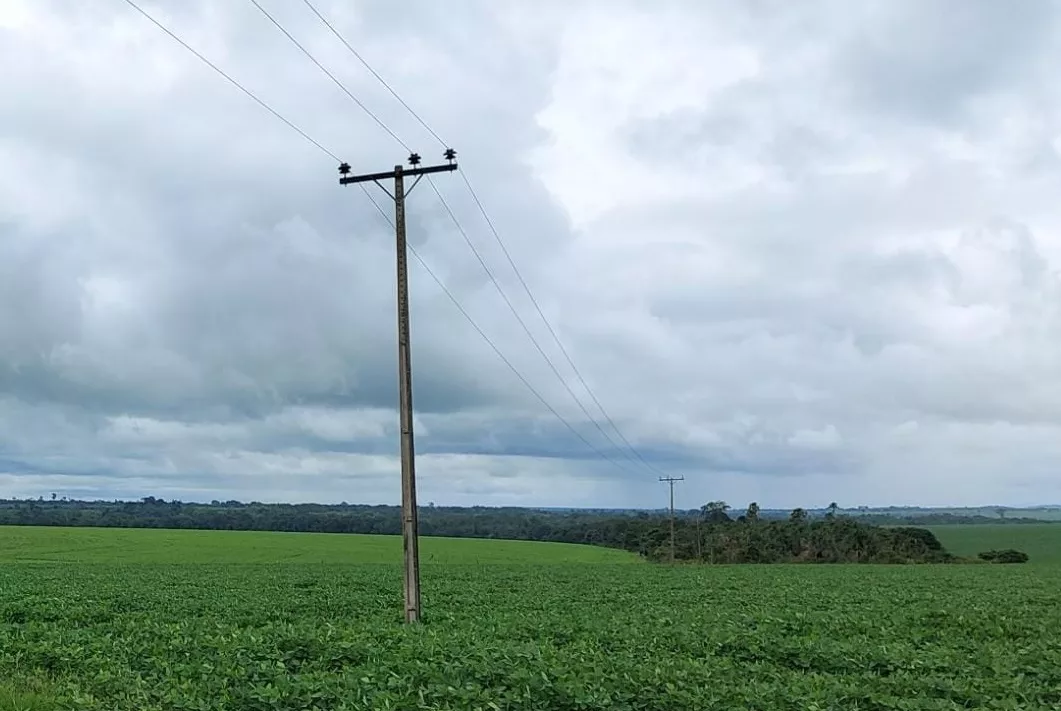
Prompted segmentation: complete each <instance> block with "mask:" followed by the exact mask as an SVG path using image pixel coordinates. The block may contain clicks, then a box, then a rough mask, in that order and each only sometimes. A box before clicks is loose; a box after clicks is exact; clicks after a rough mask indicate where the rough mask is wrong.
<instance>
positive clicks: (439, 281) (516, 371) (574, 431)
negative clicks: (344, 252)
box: [358, 183, 614, 463]
mask: <svg viewBox="0 0 1061 711" xmlns="http://www.w3.org/2000/svg"><path fill="white" fill-rule="evenodd" d="M358 185H359V187H360V188H361V190H362V191H363V192H364V193H365V196H366V197H367V198H368V199H369V201H370V202H371V203H372V205H373V207H375V208H376V211H377V212H378V213H379V214H380V215H381V216H382V217H383V220H384V221H385V222H386V223H387V224H388V225H390V226H391V227H392V228H393V227H394V222H393V221H392V220H391V218H390V216H389V215H388V214H387V213H386V211H385V210H384V209H383V208H382V207H380V204H379V203H378V202H377V201H376V199H375V198H374V197H372V194H371V193H370V192H369V191H368V189H367V188H366V187H365V186H364V185H363V184H360V183H359V184H358ZM406 246H407V247H408V249H409V251H410V252H411V253H412V255H413V257H415V258H416V261H418V262H419V263H420V266H422V267H423V268H424V271H426V272H427V274H428V276H430V277H431V279H432V280H434V282H435V283H436V284H438V287H439V288H440V289H441V290H442V293H443V294H445V295H446V296H447V297H448V298H449V300H450V301H451V302H453V305H454V306H455V307H457V311H459V312H460V314H461V316H463V317H464V319H465V320H466V321H467V322H468V323H469V325H471V327H472V328H474V329H475V331H476V333H478V334H479V335H480V336H481V337H482V339H483V340H484V341H486V344H487V345H488V346H490V348H491V349H492V350H493V351H494V353H496V354H497V357H498V358H500V359H501V362H502V363H504V364H505V365H506V366H508V369H509V370H511V371H512V373H513V374H514V375H515V376H516V377H517V378H519V381H520V382H521V383H523V385H524V387H526V388H527V390H529V391H530V393H531V394H532V395H534V397H535V398H537V399H538V402H540V403H541V404H542V405H544V406H545V408H546V409H547V410H549V412H551V413H552V414H553V416H554V417H556V419H558V420H559V421H560V422H561V423H562V424H563V425H564V426H565V427H567V429H568V430H570V431H571V433H572V434H574V435H575V436H576V437H577V438H578V439H580V440H581V441H582V443H583V444H585V445H586V446H587V447H589V448H590V449H591V450H593V451H594V452H595V453H597V454H598V455H600V456H601V457H603V458H605V459H608V455H606V454H604V453H603V452H602V451H600V450H599V449H597V447H595V446H594V445H593V444H592V443H591V442H590V441H589V440H587V439H586V438H585V437H584V436H583V435H582V434H581V433H580V432H579V431H578V430H577V429H575V427H574V426H573V425H572V424H571V423H570V422H569V421H568V420H567V419H566V418H565V417H564V416H563V415H561V414H560V413H559V412H557V410H556V408H554V407H553V406H552V405H550V404H549V401H548V400H546V399H545V398H544V397H543V396H542V394H541V393H540V392H539V391H538V390H537V389H536V388H535V387H534V386H533V385H531V384H530V381H529V380H527V378H526V377H525V376H524V375H523V374H522V373H521V372H519V369H518V368H516V366H515V365H513V364H512V361H510V360H509V359H508V358H507V357H506V356H505V354H504V353H502V352H501V349H500V348H498V347H497V344H495V343H494V341H493V340H492V339H491V338H490V336H488V335H486V332H485V331H483V329H482V328H480V327H479V324H477V323H476V322H475V319H474V318H472V316H471V314H469V313H468V310H467V309H465V308H464V306H463V305H461V302H460V301H459V300H458V299H457V297H456V296H454V295H453V292H452V291H450V290H449V287H447V286H446V284H445V282H443V281H442V279H440V278H439V277H438V275H436V274H435V272H434V270H432V269H431V267H430V266H428V264H427V262H426V261H425V260H424V258H423V257H421V256H420V253H419V252H417V251H416V248H415V247H414V246H413V245H411V244H407V245H406ZM609 461H610V460H609ZM613 463H614V462H613Z"/></svg>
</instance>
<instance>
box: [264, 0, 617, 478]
mask: <svg viewBox="0 0 1061 711" xmlns="http://www.w3.org/2000/svg"><path fill="white" fill-rule="evenodd" d="M250 2H251V4H253V5H254V6H255V7H256V8H258V9H259V10H260V11H261V12H262V14H264V15H265V16H266V17H267V18H268V19H269V20H270V21H271V22H272V23H273V25H275V26H276V27H277V29H279V30H280V31H281V32H282V33H283V34H284V36H286V37H287V38H288V39H289V40H290V41H291V42H292V43H294V44H295V46H297V47H298V48H299V49H300V50H302V53H303V54H305V55H306V56H307V57H308V58H309V59H310V61H312V62H313V63H314V64H315V65H317V67H318V68H319V69H320V70H321V71H323V72H324V73H325V74H327V75H328V77H329V78H331V80H332V81H333V82H335V83H336V85H338V86H339V88H340V89H342V90H343V92H344V93H345V94H346V95H347V96H348V97H350V98H351V99H353V101H354V102H355V103H356V104H357V105H358V106H359V107H361V108H362V109H363V110H364V111H366V112H368V114H369V116H371V117H372V118H376V116H375V114H373V113H372V112H371V111H369V110H368V109H367V108H366V107H365V105H364V104H363V103H362V102H361V101H360V100H358V99H357V97H355V96H354V95H353V93H352V92H351V91H350V90H349V89H347V88H346V86H345V85H344V84H343V83H342V82H341V81H339V80H338V79H336V78H335V75H334V74H332V73H331V72H329V71H328V69H327V68H326V67H325V66H324V65H323V64H321V63H320V62H319V61H317V59H316V57H314V56H313V55H312V54H311V53H310V52H309V50H307V49H306V48H305V47H303V46H302V44H300V43H299V42H298V40H296V39H295V37H294V36H293V35H292V34H291V33H290V32H288V31H287V30H286V29H285V28H284V27H283V25H281V24H280V23H279V22H278V21H277V20H276V19H275V18H274V17H273V16H272V15H270V14H269V13H268V12H267V11H266V10H265V9H264V8H263V7H262V6H261V5H260V4H259V3H258V0H250ZM310 7H311V9H314V10H316V8H313V7H312V6H310ZM317 15H318V16H320V17H323V16H321V15H320V13H317ZM332 31H333V32H336V31H335V29H334V27H333V28H332ZM336 34H338V33H337V32H336ZM351 49H352V47H351ZM358 56H360V55H358ZM361 61H362V62H364V59H362V60H361ZM388 86H389V85H388ZM391 91H392V92H393V89H392V90H391ZM376 121H377V123H379V124H380V125H381V126H383V128H384V129H385V130H386V131H387V132H388V133H390V135H391V136H393V137H394V138H395V139H396V140H398V141H399V143H402V145H403V146H404V147H406V148H408V146H406V144H405V143H404V142H402V141H401V139H398V138H397V136H396V135H395V134H394V132H393V131H391V130H390V129H389V128H387V127H386V126H385V125H384V124H383V123H382V122H381V121H379V119H376ZM432 133H433V132H432ZM436 135H437V134H436ZM428 182H429V183H430V184H431V188H432V189H433V190H434V191H435V194H436V195H437V196H438V198H439V200H441V201H442V204H443V206H444V207H445V209H446V212H447V213H448V215H449V217H450V219H451V220H452V221H453V223H454V225H456V227H457V230H458V231H459V232H460V234H461V236H462V237H463V238H464V241H465V243H466V244H467V245H468V247H469V248H471V250H472V253H473V254H474V255H475V257H476V259H478V260H479V264H480V265H482V268H483V269H484V270H485V271H486V274H487V276H488V277H489V278H490V281H491V282H492V283H493V285H494V287H495V288H496V289H497V291H498V293H499V294H500V295H501V298H502V299H503V300H504V301H505V304H506V305H507V306H508V308H509V310H510V311H511V312H512V314H513V316H515V317H516V320H517V321H518V322H519V324H520V326H521V327H522V328H523V330H524V332H525V333H526V334H527V337H528V338H530V340H531V343H532V344H534V347H535V348H536V349H537V350H538V353H540V354H541V356H542V358H544V359H545V362H546V363H547V364H548V365H549V367H550V368H551V369H552V371H553V373H554V374H555V375H556V377H557V378H558V379H559V380H560V384H561V385H563V387H564V388H565V389H566V390H567V392H568V393H569V394H570V395H571V397H572V399H574V401H575V404H576V405H578V407H579V408H581V410H582V412H583V413H584V414H585V415H586V417H587V418H588V419H589V421H590V422H591V423H592V424H593V425H594V426H595V427H596V428H597V429H598V430H599V431H600V433H601V434H602V435H603V436H604V438H605V439H606V440H607V441H608V443H609V444H611V446H612V447H614V448H615V449H616V450H617V451H620V452H622V451H623V450H622V449H621V448H620V447H619V446H618V445H617V444H616V443H615V441H614V440H612V438H611V436H610V435H609V434H608V433H607V432H606V431H605V430H604V428H603V427H601V426H600V423H598V422H597V420H596V418H594V417H593V415H592V414H590V412H589V410H588V409H587V408H586V406H585V405H583V404H582V401H581V400H580V399H579V397H578V395H577V394H575V391H574V390H572V389H571V386H570V385H568V384H567V381H566V380H565V379H564V377H563V375H562V374H561V373H560V371H559V370H558V369H557V367H556V365H555V364H554V363H553V361H552V359H551V358H550V357H549V355H548V354H547V353H546V352H545V349H543V348H542V347H541V344H540V343H538V340H537V338H535V337H534V333H533V332H532V331H531V330H530V328H529V327H528V326H527V323H526V322H525V321H524V320H523V318H522V317H521V316H520V315H519V311H518V310H517V309H516V307H515V306H514V305H513V304H512V301H511V300H510V299H509V298H508V295H507V294H506V293H505V290H504V289H503V288H502V286H501V284H500V282H498V280H497V278H496V277H495V276H494V274H493V272H492V271H490V268H489V267H488V266H487V264H486V261H485V260H484V259H483V257H482V255H481V254H480V253H479V250H478V249H476V247H475V245H474V243H473V242H472V241H471V239H470V238H469V237H468V233H467V232H466V231H465V229H464V227H463V225H461V223H460V220H458V219H457V216H456V214H455V213H454V212H453V210H451V209H450V207H449V204H448V203H447V202H446V199H445V198H444V197H443V195H442V193H441V192H439V190H438V188H437V187H436V186H435V183H434V181H433V180H431V178H430V177H428ZM580 436H581V435H580ZM587 441H588V440H587ZM598 451H599V450H598ZM623 454H624V455H625V456H627V458H628V459H629V455H626V453H625V452H623ZM603 456H604V457H605V458H606V459H607V460H608V461H609V462H611V463H613V464H614V465H615V466H617V467H619V468H620V469H623V470H624V471H627V470H626V469H625V468H624V467H623V466H622V464H620V463H619V462H617V461H615V460H613V459H612V458H611V457H610V456H608V455H607V454H604V455H603ZM631 461H633V460H631Z"/></svg>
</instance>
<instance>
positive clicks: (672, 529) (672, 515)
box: [659, 476, 685, 563]
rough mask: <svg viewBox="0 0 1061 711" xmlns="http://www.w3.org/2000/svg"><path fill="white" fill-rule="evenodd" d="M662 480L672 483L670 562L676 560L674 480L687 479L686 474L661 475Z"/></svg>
mask: <svg viewBox="0 0 1061 711" xmlns="http://www.w3.org/2000/svg"><path fill="white" fill-rule="evenodd" d="M659 480H660V481H665V482H667V483H668V484H670V562H671V563H673V562H674V482H677V481H685V477H684V476H679V477H673V476H661V477H660V478H659Z"/></svg>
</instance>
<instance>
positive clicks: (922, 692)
mask: <svg viewBox="0 0 1061 711" xmlns="http://www.w3.org/2000/svg"><path fill="white" fill-rule="evenodd" d="M0 541H4V542H3V543H0V560H2V561H4V562H0V709H4V711H8V710H10V709H23V710H24V711H30V710H36V709H84V710H86V711H92V710H94V709H99V710H103V709H107V710H108V711H111V710H113V711H124V710H129V711H132V710H134V709H135V710H137V711H151V710H155V709H158V710H161V709H232V710H235V709H239V710H241V711H242V710H258V709H260V710H262V711H265V710H266V709H268V710H269V711H273V710H274V709H279V710H280V711H283V710H285V709H320V710H322V711H323V710H325V709H328V710H342V709H347V710H349V709H403V710H404V709H454V710H456V709H460V710H462V711H465V710H469V711H474V710H476V709H478V710H480V711H487V710H493V711H499V710H503V709H513V710H514V709H542V710H543V711H545V710H550V711H572V710H574V709H584V710H589V709H624V710H633V709H644V710H650V709H651V710H659V711H664V710H665V711H676V710H680V709H697V710H699V709H734V708H737V709H761V710H766V709H792V710H795V709H801V710H802V709H833V708H837V709H839V708H843V709H878V710H883V709H965V708H978V709H1036V708H1042V709H1056V708H1058V707H1059V706H1061V636H1059V635H1058V634H1057V629H1058V627H1059V626H1061V565H1059V564H1056V563H1054V564H1051V563H1046V562H1043V563H1039V564H1036V565H1013V566H1005V565H937V566H929V565H916V566H855V565H837V566H813V565H802V566H800V565H791V566H781V565H776V566H769V565H762V566H755V565H747V566H717V567H713V566H677V567H673V568H672V567H668V566H659V565H652V564H647V563H636V559H631V557H630V556H627V555H626V554H623V553H616V552H612V551H606V550H599V549H585V548H578V547H570V546H552V545H550V544H537V545H529V544H516V543H511V542H503V541H453V540H437V541H436V540H425V541H423V550H424V551H425V564H424V569H423V604H424V612H425V622H424V624H423V625H421V626H419V627H414V628H408V627H405V626H403V625H402V624H401V623H400V617H401V567H400V560H399V558H400V545H401V544H400V540H398V539H387V538H374V537H369V536H341V535H335V536H314V535H306V534H257V533H228V532H203V533H198V532H170V531H134V530H107V529H93V530H74V529H28V528H27V529H0ZM975 543H976V545H980V541H976V542H975ZM974 547H975V546H974ZM987 547H1001V546H1000V545H998V544H995V543H992V544H991V545H988V546H987ZM428 557H430V558H431V559H430V560H429V561H428V560H427V558H428ZM631 560H634V561H635V564H629V562H630V561H631ZM16 561H21V562H16ZM41 561H44V562H41Z"/></svg>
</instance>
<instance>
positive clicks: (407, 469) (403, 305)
mask: <svg viewBox="0 0 1061 711" xmlns="http://www.w3.org/2000/svg"><path fill="white" fill-rule="evenodd" d="M443 157H444V158H445V159H446V161H447V162H446V163H445V164H440V165H432V166H424V167H420V156H419V155H418V154H416V153H413V154H411V155H410V156H409V165H411V166H412V167H411V168H404V167H402V166H401V165H396V166H394V170H393V171H390V170H388V171H384V172H382V173H366V174H364V175H350V164H349V163H343V164H342V165H340V166H339V176H340V177H339V184H340V185H350V184H352V183H367V182H373V183H375V184H376V185H378V186H379V187H380V189H382V190H383V192H385V193H387V195H389V196H390V198H391V199H392V200H393V201H394V234H395V241H396V243H397V264H398V411H399V418H398V419H399V423H400V425H401V440H400V444H401V461H402V546H403V549H404V554H405V569H404V587H405V621H406V622H419V621H420V540H419V536H420V532H419V521H418V511H417V507H416V452H415V449H414V447H413V369H412V361H411V358H410V352H409V267H408V258H407V257H408V255H407V254H406V245H405V199H406V198H407V197H408V196H409V193H411V192H412V191H413V188H415V187H416V184H417V183H419V182H420V178H422V177H423V176H425V175H428V174H430V173H445V172H449V171H453V170H456V169H457V163H456V158H457V152H456V151H455V150H453V149H452V148H447V149H446V151H445V153H443ZM413 176H415V177H416V180H415V181H413V184H412V185H410V186H409V189H408V190H406V188H405V178H406V177H413ZM381 180H393V181H394V192H393V193H392V192H391V191H389V190H387V188H386V187H385V186H384V185H383V184H382V183H381V182H380V181H381Z"/></svg>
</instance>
